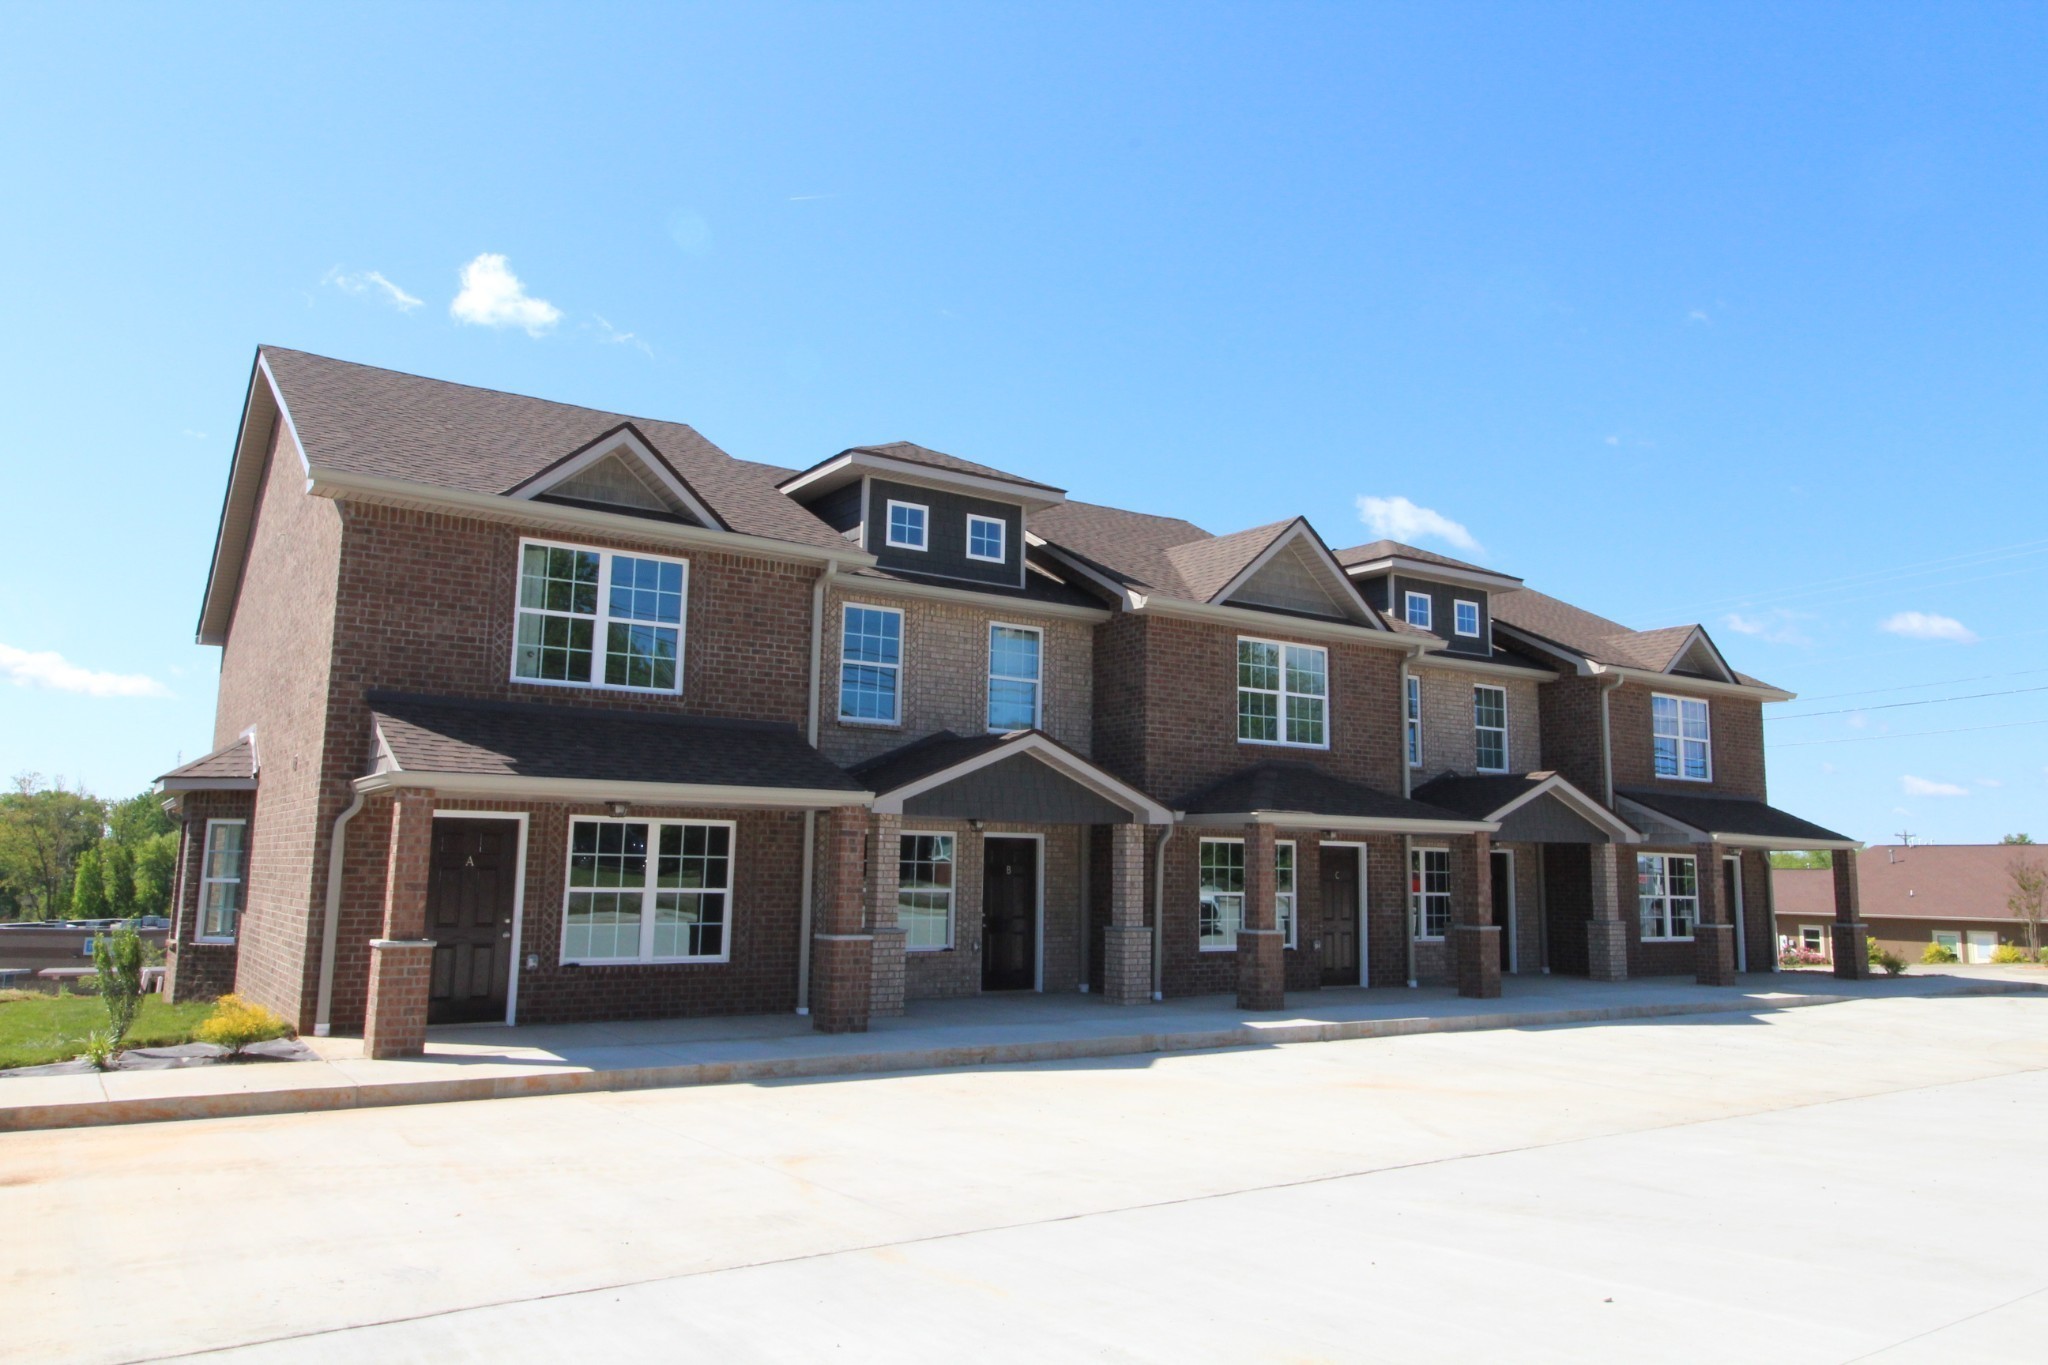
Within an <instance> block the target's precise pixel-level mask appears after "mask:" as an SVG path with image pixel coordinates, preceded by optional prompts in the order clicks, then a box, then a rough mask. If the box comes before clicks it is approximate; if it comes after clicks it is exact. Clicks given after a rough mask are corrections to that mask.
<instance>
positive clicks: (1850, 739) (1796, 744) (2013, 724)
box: [1764, 719, 2048, 749]
mask: <svg viewBox="0 0 2048 1365" xmlns="http://www.w3.org/2000/svg"><path fill="white" fill-rule="evenodd" d="M2023 725H2048V719H2043V720H2013V721H2007V722H2006V723H2005V724H2003V725H1963V726H1958V727H1957V728H1956V729H1953V730H1909V731H1907V732H1906V733H1905V734H1903V735H1848V736H1845V737H1844V738H1842V739H1795V740H1793V741H1792V742H1791V743H1790V744H1766V745H1765V746H1764V747H1765V748H1766V749H1806V748H1811V747H1812V746H1813V745H1816V744H1868V743H1870V742H1871V741H1873V740H1879V739H1919V738H1921V737H1922V736H1924V735H1967V734H1969V733H1971V732H1972V731H1975V730H2017V729H2019V728H2020V727H2021V726H2023Z"/></svg>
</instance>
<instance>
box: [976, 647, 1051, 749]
mask: <svg viewBox="0 0 2048 1365" xmlns="http://www.w3.org/2000/svg"><path fill="white" fill-rule="evenodd" d="M998 630H1018V631H1029V632H1030V633H1031V634H1033V635H1036V636H1037V637H1038V676H1037V677H1036V678H1016V677H1012V676H1010V675H1009V674H1007V673H1004V674H998V673H997V672H996V632H997V631H998ZM998 678H1000V679H1001V680H1002V681H1003V682H1029V683H1030V684H1031V686H1032V693H1031V728H1032V729H1034V730H1042V729H1044V728H1045V630H1044V628H1043V627H1041V626H1020V625H1016V624H1014V623H1013V622H1009V621H991V622H989V623H988V677H987V678H986V679H985V681H986V682H987V683H988V685H989V686H988V690H987V691H986V692H984V693H983V694H982V707H981V719H982V724H984V725H987V726H988V732H989V733H990V734H992V735H1005V734H1008V733H1009V731H1007V730H998V729H997V728H996V727H995V726H993V725H988V710H989V707H988V703H989V697H990V696H991V695H992V694H993V693H994V691H995V683H996V681H997V679H998Z"/></svg>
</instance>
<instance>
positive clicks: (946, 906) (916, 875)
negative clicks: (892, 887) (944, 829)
mask: <svg viewBox="0 0 2048 1365" xmlns="http://www.w3.org/2000/svg"><path fill="white" fill-rule="evenodd" d="M896 922H897V923H898V924H900V925H901V926H903V946H904V948H905V949H906V950H908V951H910V952H913V953H930V952H938V951H939V950H941V949H944V948H950V947H952V946H953V836H952V835H950V834H906V835H904V836H903V837H902V840H901V848H900V851H899V853H898V855H897V860H896Z"/></svg>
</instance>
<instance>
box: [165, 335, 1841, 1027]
mask: <svg viewBox="0 0 2048 1365" xmlns="http://www.w3.org/2000/svg"><path fill="white" fill-rule="evenodd" d="M199 637H200V639H201V640H202V642H205V643H209V644H216V645H219V646H220V647H221V651H222V661H221V686H220V702H219V709H218V714H217V719H216V727H215V736H214V742H215V745H216V748H215V750H214V752H212V753H210V754H208V755H207V756H206V757H204V758H202V759H200V760H198V761H196V762H194V763H190V764H187V765H185V766H184V767H182V768H180V769H178V770H176V771H175V772H173V773H170V774H167V775H166V776H165V778H164V779H163V782H162V786H163V790H164V791H165V792H166V794H168V795H170V796H171V797H173V798H174V800H175V804H176V807H177V809H178V812H179V814H180V816H181V818H182V819H183V821H184V830H185V836H184V856H183V857H182V859H181V863H180V866H181V877H180V884H179V887H178V891H177V897H176V902H175V903H176V906H177V914H176V917H175V923H176V929H175V932H174V933H173V942H172V944H171V948H170V955H171V963H172V974H171V975H172V986H171V988H172V990H173V992H174V993H175V994H178V995H180V996H184V995H194V994H209V993H214V992H217V991H220V990H223V989H226V988H227V987H229V986H230V985H232V986H233V988H234V989H236V990H237V991H239V992H240V993H242V994H244V995H247V996H250V997H252V998H254V999H256V1000H259V1001H261V1002H262V1003H264V1004H266V1005H269V1006H271V1007H272V1008H274V1009H276V1010H278V1011H279V1012H281V1013H283V1014H285V1015H286V1016H287V1017H289V1018H292V1019H294V1020H295V1021H296V1022H297V1023H298V1024H299V1026H300V1027H301V1028H305V1029H310V1030H316V1031H325V1030H327V1029H329V1028H333V1029H336V1030H340V1031H354V1030H358V1029H360V1030H362V1031H364V1032H365V1034H366V1036H367V1039H368V1043H369V1050H370V1051H371V1052H372V1053H373V1054H375V1055H398V1054H401V1053H404V1052H406V1051H410V1050H416V1049H417V1048H418V1047H419V1046H420V1045H421V1043H422V1040H423V1038H424V1029H425V1028H426V1026H427V1025H428V1024H429V1023H432V1022H439V1021H451V1022H452V1021H457V1020H464V1019H505V1020H517V1021H524V1022H542V1021H553V1020H573V1019H598V1018H625V1017H653V1016H665V1015H681V1014H705V1013H758V1012H768V1011H781V1010H791V1009H798V1010H808V1011H809V1012H810V1013H811V1015H812V1017H813V1019H814V1021H815V1023H816V1024H817V1026H818V1027H819V1028H821V1029H829V1030H840V1029H859V1028H864V1027H866V1025H867V1021H868V1019H869V1018H870V1017H872V1016H873V1015H875V1014H888V1013H893V1012H896V1011H899V1010H901V1009H902V1008H903V1002H904V1001H905V1000H906V999H919V998H927V997H934V996H961V995H975V994H979V993H981V992H984V991H993V990H1010V989H1015V990H1039V991H1073V992H1084V991H1085V992H1092V993H1099V994H1101V995H1102V996H1104V997H1106V998H1107V999H1108V1000H1109V1001H1110V1002H1112V1003H1119V1004H1129V1003H1137V1002H1141V1001H1145V1000H1149V999H1153V998H1157V997H1160V996H1167V995H1186V994H1193V993H1200V992H1211V991H1232V990H1234V991H1236V992H1237V994H1238V998H1239V1000H1240V1001H1241V1002H1242V1003H1243V1004H1244V1005H1245V1006H1247V1007H1250V1008H1277V1007H1278V1006H1279V1005H1280V1004H1281V1003H1282V995H1283V992H1284V991H1286V990H1289V989H1311V988H1315V987H1319V986H1323V985H1333V986H1334V985H1361V984H1372V985H1395V984H1400V983H1404V982H1405V983H1410V984H1413V983H1416V982H1431V981H1454V982H1455V983H1456V984H1457V986H1458V988H1459V989H1460V990H1461V991H1464V992H1465V993H1467V994H1472V995H1490V994H1494V993H1497V992H1498V991H1499V990H1500V978H1501V975H1502V974H1503V973H1506V974H1510V975H1512V974H1514V973H1528V972H1542V971H1552V970H1556V971H1566V972H1579V973H1583V974H1587V975H1591V976H1594V977H1597V978H1600V979H1603V980H1619V979H1622V978H1623V977H1626V976H1629V975H1639V974H1657V973H1687V974H1693V975H1696V976H1697V977H1698V978H1699V979H1700V980H1703V981H1712V982H1727V981H1732V980H1733V978H1734V974H1735V972H1736V971H1738V970H1743V969H1747V970H1765V969H1768V968H1769V967H1770V966H1771V965H1772V961H1773V955H1772V953H1771V932H1770V923H1771V921H1770V915H1769V905H1768V898H1767V895H1766V894H1765V890H1766V888H1767V886H1768V879H1767V878H1766V877H1765V876H1764V875H1763V868H1764V862H1763V855H1764V852H1765V851H1766V850H1768V849H1770V848H1777V847H1791V848H1815V847H1824V848H1853V847H1855V844H1854V842H1853V841H1851V840H1848V839H1845V838H1843V837H1842V836H1840V835H1837V834H1833V833H1831V832H1829V831H1827V830H1824V829H1821V828H1819V827H1818V826H1815V825H1812V824H1809V823H1807V822H1805V821H1802V820H1799V819H1796V818H1794V817H1792V816H1790V815H1787V814H1785V813H1783V812H1780V811H1777V810H1774V809H1773V808H1772V807H1770V806H1769V805H1768V804H1766V800H1765V797H1766V791H1765V783H1764V762H1763V745H1762V724H1761V714H1762V705H1763V703H1764V702H1767V701H1774V700H1783V699H1785V698H1786V697H1787V695H1788V694H1786V693H1784V692H1780V691H1777V690H1776V689H1773V688H1771V687H1769V686H1767V685H1766V684H1763V683H1760V682H1758V681H1757V680H1756V679H1754V678H1749V677H1746V676H1744V675H1741V674H1738V673H1735V672H1734V671H1733V670H1732V669H1730V668H1729V667H1728V666H1727V664H1726V663H1725V661H1723V660H1722V658H1721V656H1720V654H1719V652H1718V651H1717V650H1716V649H1715V648H1714V645H1713V643H1712V641H1711V640H1710V639H1709V638H1708V637H1707V635H1706V633H1705V632H1704V631H1703V630H1701V629H1700V628H1698V627H1696V626H1687V627H1680V628H1677V629H1675V630H1663V631H1649V632H1637V631H1631V630H1628V629H1627V628H1625V627H1623V626H1620V625H1618V624H1616V623H1614V622H1612V621H1607V620H1604V619H1603V618H1600V617H1597V616H1594V615H1591V614H1590V613H1587V612H1583V611H1580V610H1578V609H1577V608H1573V607H1570V606H1567V605H1566V604H1564V603H1562V602H1559V601H1556V600H1555V599H1552V598H1549V597H1545V596H1543V595H1542V594H1540V593H1537V592H1534V591H1532V590H1530V589H1528V588H1525V587H1524V586H1523V585H1522V583H1521V580H1519V579H1517V578H1513V577H1511V576H1509V575H1506V574H1501V573H1498V572H1495V571H1493V570H1489V569H1485V568H1482V567H1480V566H1478V565H1473V564H1467V563H1463V562H1461V561H1458V560H1453V559H1449V558H1446V557H1444V556H1440V555H1432V554H1429V553H1427V552H1425V551H1421V550H1417V549H1415V548H1413V547H1410V546H1405V545H1398V544H1394V543H1392V542H1380V543H1378V544H1374V545H1366V546H1359V547H1356V548H1353V549H1349V550H1341V551H1334V552H1333V551H1332V550H1331V548H1330V547H1329V546H1328V545H1326V544H1325V543H1324V541H1323V540H1322V539H1321V537H1320V536H1318V535H1317V533H1316V532H1315V530H1314V528H1313V527H1311V526H1310V525H1309V523H1308V522H1307V521H1305V520H1303V519H1301V518H1294V519H1292V520H1288V521H1284V522H1278V523H1274V524H1272V525H1268V526H1262V527H1256V528H1253V529H1251V530H1246V531H1238V532H1234V533H1232V534H1229V535H1222V536H1215V535H1211V534H1209V533H1208V532H1206V531H1204V530H1202V529H1201V528H1199V527H1196V526H1193V525H1191V524H1189V523H1188V522H1185V521H1181V520H1177V519H1175V518H1171V517H1165V516H1159V515H1153V514H1149V513H1142V512H1132V511H1125V510H1122V509H1118V508H1112V507H1104V506H1099V505H1095V504H1089V503H1082V502H1077V501H1073V500H1070V499H1068V498H1067V497H1066V495H1065V493H1064V491H1063V490H1060V489H1057V488H1052V487H1050V486H1048V485H1046V484H1043V483H1040V482H1038V481H1036V480H1033V479H1030V478H1027V477H1024V476H1022V475H1018V474H1014V473H1009V472H1006V471H1003V470H999V469H994V468H991V467H989V466H986V465H980V464H976V463H973V462H971V461H968V460H963V459H959V458H957V457H955V456H951V455H946V454H943V453H941V452H938V451H934V450H930V449H927V448H925V447H922V446H917V445H913V444H909V443H907V442H898V443H895V444H890V445H876V446H857V447H853V448H850V449H847V450H844V451H841V452H840V453H838V454H837V455H834V456H832V457H830V458H828V459H826V460H823V461H821V462H819V463H818V464H816V465H813V466H812V467H810V468H808V469H804V470H800V471H799V470H791V469H786V468H779V467H775V466H770V465H764V464H756V463H752V462H749V461H744V460H737V459H734V458H732V457H731V456H729V455H727V454H725V453H724V452H723V451H721V450H719V449H717V448H716V447H715V446H713V445H711V444H710V443H709V442H708V441H706V440H705V439H704V438H703V437H702V436H700V435H699V434H698V433H697V432H695V431H694V430H692V429H691V428H689V427H687V426H682V425H680V424H677V423H672V422H663V421H651V420H646V419H640V418H629V417H626V416H622V415H619V414H615V413H605V412H597V411H593V410H590V409H587V408H578V407H573V406H569V405H566V404H559V403H551V402H545V401H542V400H539V399H534V398H526V397H520V396H516V395H511V394H504V393H498V392H494V391H490V390H484V389H475V388H470V387H467V386H464V385H458V384H449V383H443V382H440V381H436V380H430V379H422V378H418V377H415V376H411V375H402V374H396V373H393V372H391V371H386V370H377V369H372V368H369V367H366V366H360V365H352V364H347V363H344V362H341V361H335V360H328V359H324V358H321V357H318V356H312V355H306V354H304V353H301V352H295V351H286V350H279V349H275V348H270V347H265V348H262V349H261V350H260V351H259V352H258V356H257V363H256V368H255V373H254V374H253V376H252V378H251V382H250V389H249V396H248V401H247V404H246V406H245V410H244V415H243V421H242V426H241V431H240V434H239V436H238V439H237V444H236V449H235V457H234V463H233V467H232V469H231V470H230V473H229V478H228V491H227V496H226V499H225V503H224V506H223V511H222V517H221V525H220V531H219V537H218V543H217V548H216V551H215V556H214V563H213V568H212V572H211V575H210V577H209V581H208V585H207V590H206V595H205V600H204V604H203V607H202V611H201V617H200V629H199ZM1852 872H1853V864H1848V863H1846V862H1845V867H1844V872H1843V874H1842V880H1841V885H1840V888H1839V892H1840V894H1839V898H1838V903H1839V919H1840V920H1841V929H1840V932H1842V933H1844V934H1846V935H1849V936H1850V937H1852V938H1853V937H1855V936H1857V935H1860V933H1861V928H1860V926H1859V925H1857V924H1856V923H1855V919H1856V901H1855V886H1854V882H1853V877H1852V875H1851V873H1852ZM1849 956H1852V955H1845V963H1844V970H1845V971H1857V970H1860V969H1859V967H1858V966H1857V962H1859V961H1860V959H1855V960H1847V959H1848V957H1849Z"/></svg>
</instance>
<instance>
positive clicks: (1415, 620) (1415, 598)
mask: <svg viewBox="0 0 2048 1365" xmlns="http://www.w3.org/2000/svg"><path fill="white" fill-rule="evenodd" d="M1401 614H1402V615H1403V616H1404V617H1406V618H1407V621H1408V624H1409V625H1411V626H1420V627H1422V629H1424V630H1428V629H1430V624H1429V594H1428V593H1426V592H1411V593H1409V594H1408V595H1407V597H1406V598H1405V599H1404V601H1403V610H1402V612H1401Z"/></svg>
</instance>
